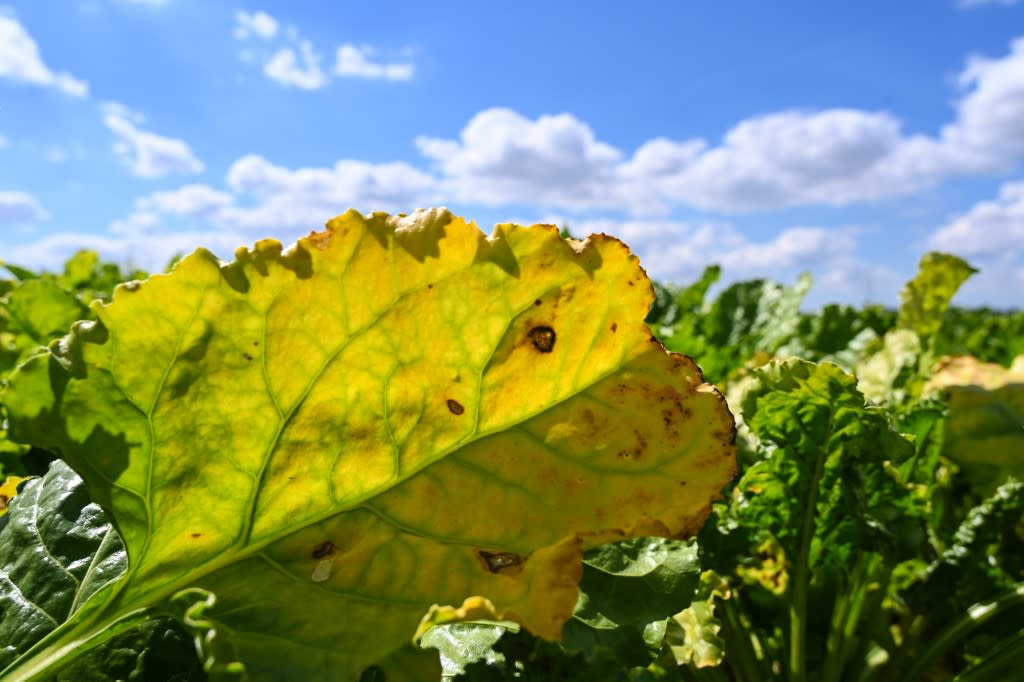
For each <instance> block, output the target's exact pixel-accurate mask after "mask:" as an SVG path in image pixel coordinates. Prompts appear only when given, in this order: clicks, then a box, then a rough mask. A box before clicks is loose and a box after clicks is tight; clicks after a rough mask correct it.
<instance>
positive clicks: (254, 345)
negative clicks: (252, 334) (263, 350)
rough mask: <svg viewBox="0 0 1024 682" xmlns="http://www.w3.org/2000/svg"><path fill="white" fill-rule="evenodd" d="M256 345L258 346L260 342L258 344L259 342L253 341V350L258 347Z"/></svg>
mask: <svg viewBox="0 0 1024 682" xmlns="http://www.w3.org/2000/svg"><path fill="white" fill-rule="evenodd" d="M258 345H260V342H259V341H253V342H252V346H253V348H255V347H256V346H258Z"/></svg>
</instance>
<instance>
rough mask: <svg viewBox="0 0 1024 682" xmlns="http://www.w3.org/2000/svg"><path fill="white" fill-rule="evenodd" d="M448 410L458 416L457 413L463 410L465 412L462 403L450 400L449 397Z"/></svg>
mask: <svg viewBox="0 0 1024 682" xmlns="http://www.w3.org/2000/svg"><path fill="white" fill-rule="evenodd" d="M448 411H449V412H451V413H452V414H454V415H455V416H458V415H460V414H462V413H463V412H465V411H466V408H464V407H463V406H462V403H460V402H459V401H458V400H452V399H451V398H449V399H448Z"/></svg>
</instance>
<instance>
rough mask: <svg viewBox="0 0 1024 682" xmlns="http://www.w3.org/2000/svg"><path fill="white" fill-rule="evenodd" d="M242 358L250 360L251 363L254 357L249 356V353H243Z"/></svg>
mask: <svg viewBox="0 0 1024 682" xmlns="http://www.w3.org/2000/svg"><path fill="white" fill-rule="evenodd" d="M242 357H243V358H245V359H246V360H248V361H249V362H252V356H251V355H249V354H248V353H242Z"/></svg>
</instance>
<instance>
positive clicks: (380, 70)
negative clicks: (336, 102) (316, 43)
mask: <svg viewBox="0 0 1024 682" xmlns="http://www.w3.org/2000/svg"><path fill="white" fill-rule="evenodd" d="M279 28H280V24H279V23H278V21H277V19H275V18H274V17H272V16H270V15H269V14H267V13H266V12H245V11H239V12H237V13H236V15H235V29H234V32H233V34H234V36H235V38H236V39H238V40H247V39H249V38H251V37H254V36H255V37H257V38H261V39H263V40H264V41H271V40H272V39H273V38H275V37H277V36H278V35H280V34H282V33H283V35H282V36H281V40H279V41H276V42H277V46H276V47H274V48H271V49H272V51H271V50H269V49H266V48H263V49H260V48H258V47H257V46H253V45H252V43H250V44H249V45H250V46H249V47H247V48H246V49H244V50H242V51H241V52H240V53H239V58H240V59H241V60H242V61H243V62H244V63H247V64H252V63H261V64H262V65H263V74H264V75H265V76H266V77H267V78H269V79H271V80H273V81H275V82H277V83H280V84H281V85H284V86H286V87H294V88H300V89H302V90H318V89H320V88H323V87H324V86H326V85H327V83H328V81H329V79H330V77H331V76H334V77H337V78H362V79H366V80H390V81H408V80H412V78H413V76H414V75H415V74H416V65H415V64H414V63H413V62H411V61H408V60H404V61H392V62H385V61H381V60H379V59H377V58H376V57H375V55H376V50H375V48H373V47H371V46H369V45H355V44H352V43H344V44H342V45H340V46H338V48H337V50H336V51H335V62H334V67H333V69H330V70H329V71H325V70H324V69H323V68H322V67H321V61H322V55H321V54H320V53H318V52H317V51H316V49H315V48H314V47H313V43H312V42H310V41H309V40H302V39H300V37H299V30H298V29H297V28H296V27H295V26H291V25H289V26H288V28H287V29H286V30H285V31H283V32H281V31H279Z"/></svg>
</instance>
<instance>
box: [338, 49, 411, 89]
mask: <svg viewBox="0 0 1024 682" xmlns="http://www.w3.org/2000/svg"><path fill="white" fill-rule="evenodd" d="M373 53H374V50H373V48H371V47H367V46H366V45H362V46H357V45H349V44H346V45H341V46H340V47H338V52H337V61H336V62H335V65H334V73H335V75H337V76H339V77H341V78H367V79H382V80H393V81H407V80H411V79H412V77H413V76H414V75H415V73H416V65H415V64H413V63H412V62H392V63H390V64H384V63H381V62H377V61H374V60H373Z"/></svg>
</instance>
